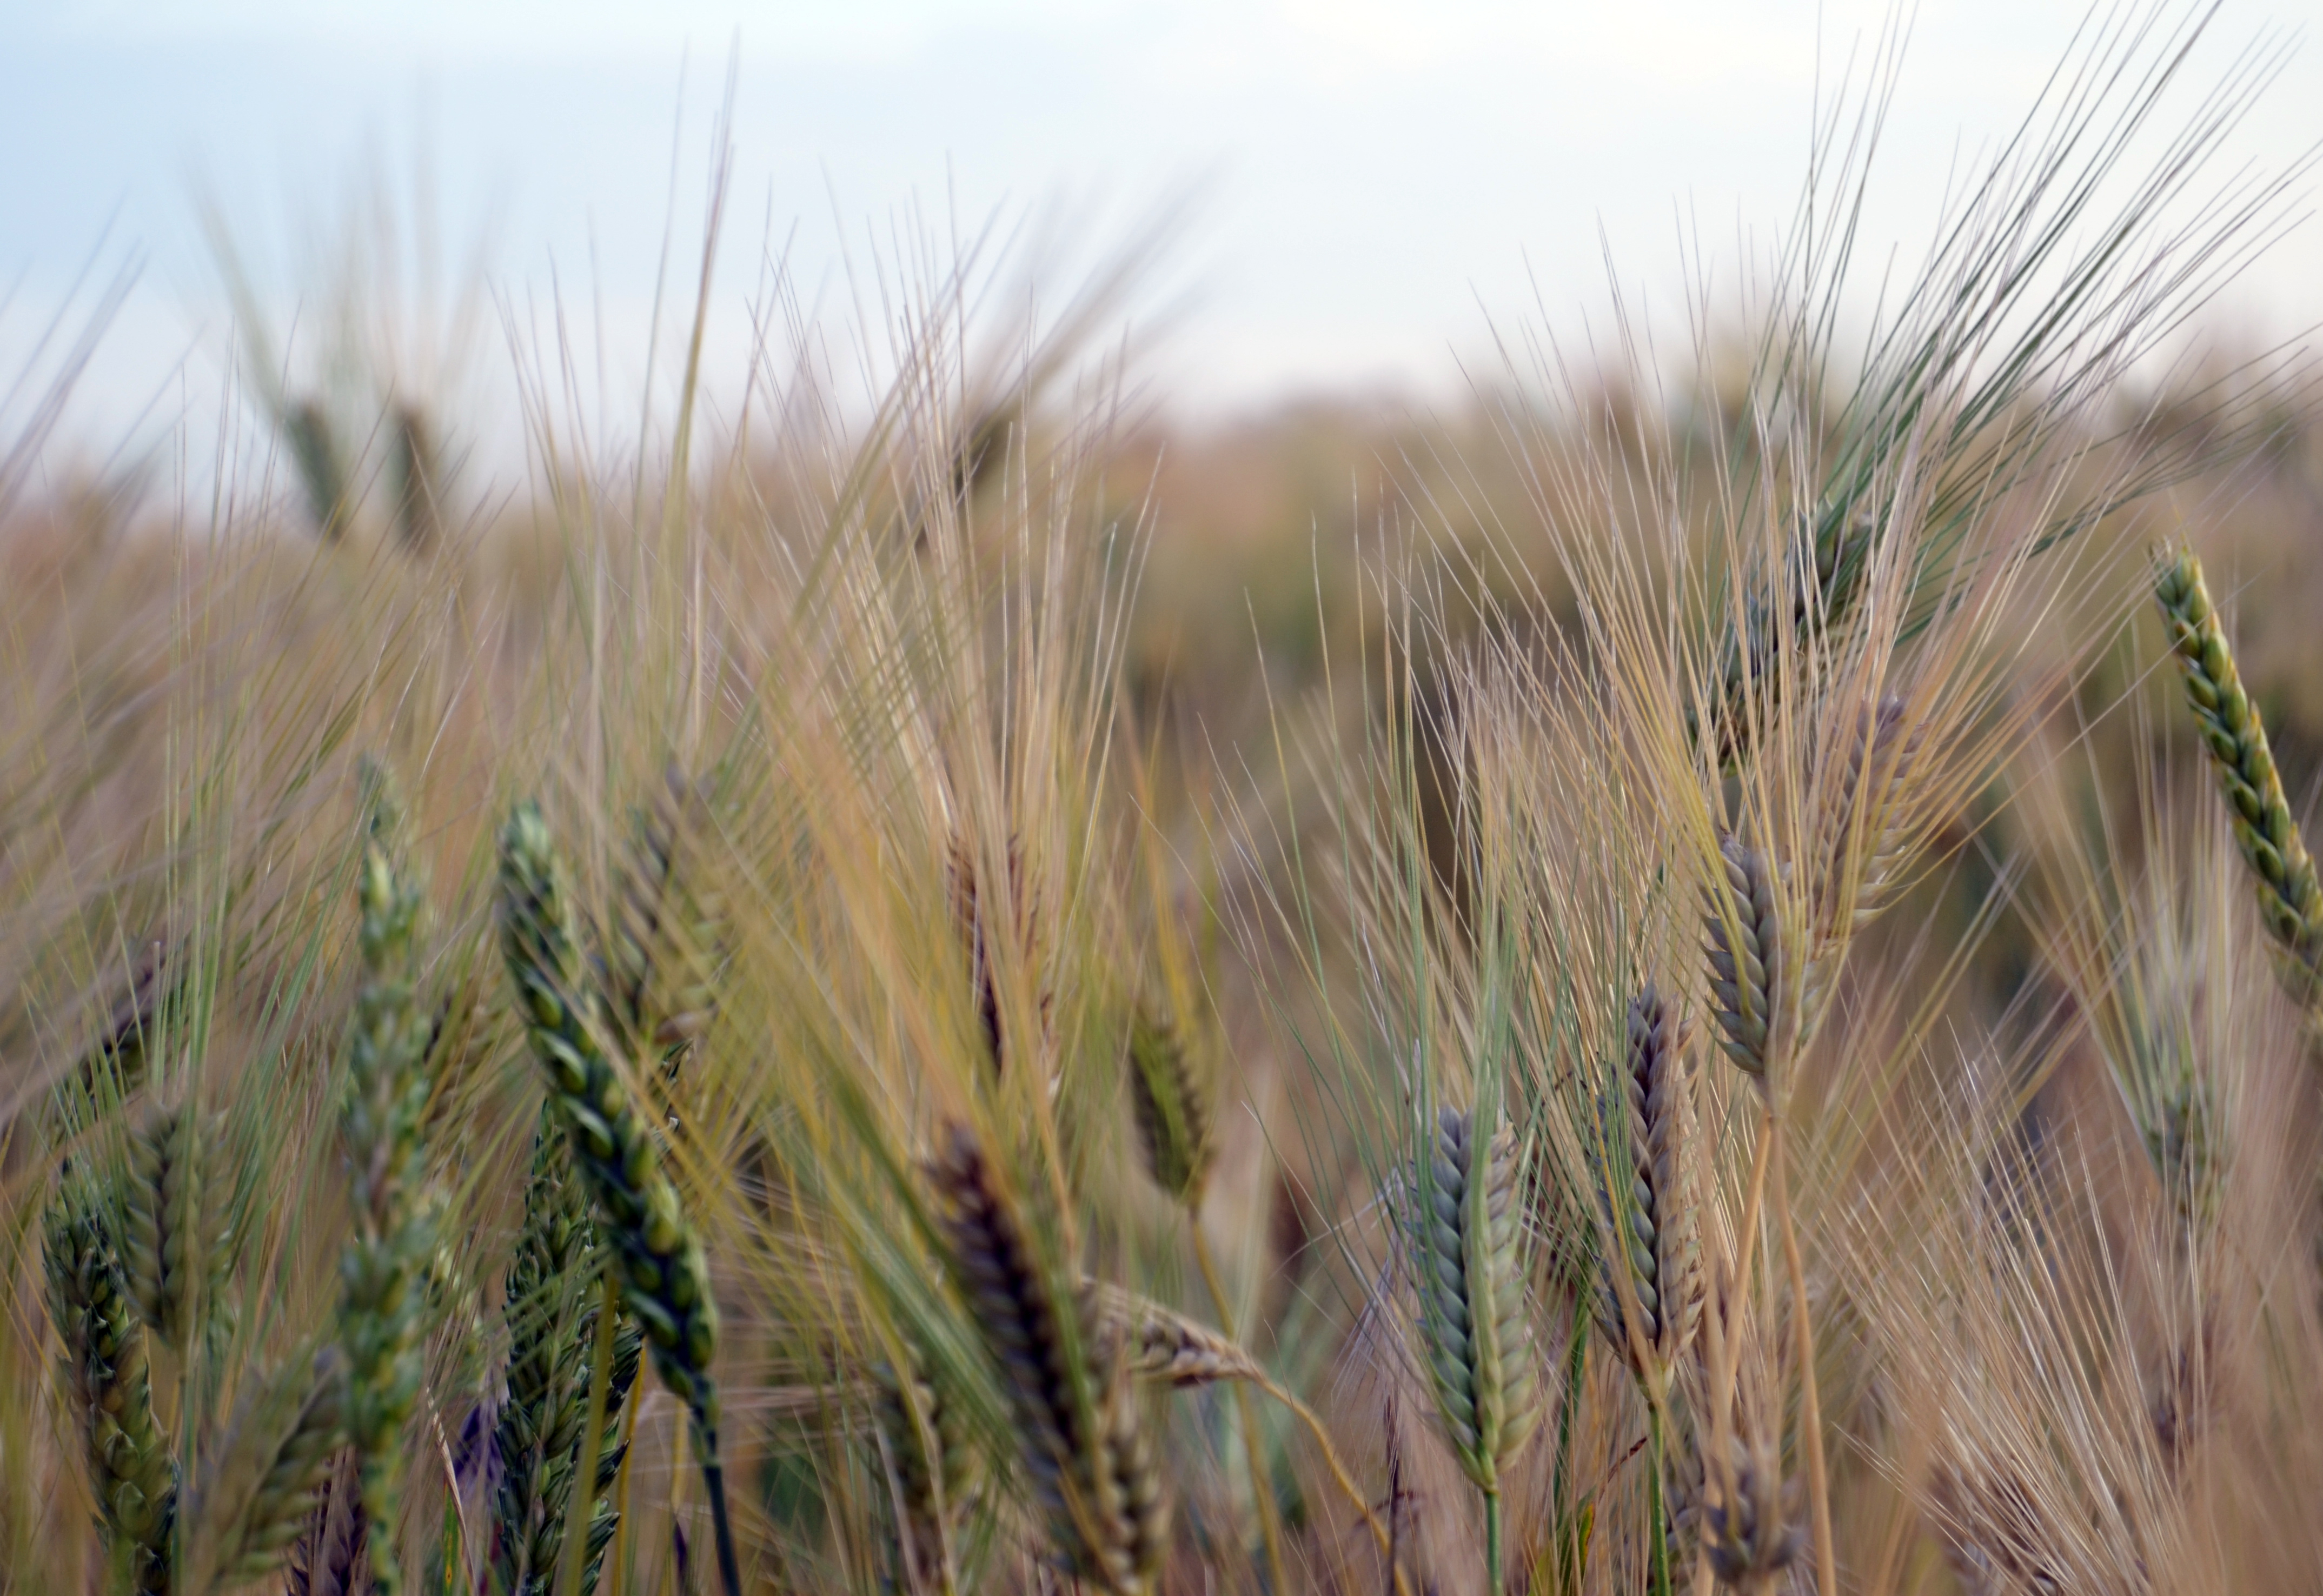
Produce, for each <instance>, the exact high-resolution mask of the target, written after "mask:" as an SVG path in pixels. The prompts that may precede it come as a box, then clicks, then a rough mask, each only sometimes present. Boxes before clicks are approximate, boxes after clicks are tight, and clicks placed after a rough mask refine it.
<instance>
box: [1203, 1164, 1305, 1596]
mask: <svg viewBox="0 0 2323 1596" xmlns="http://www.w3.org/2000/svg"><path fill="white" fill-rule="evenodd" d="M1186 1228H1187V1229H1189V1230H1190V1231H1192V1232H1193V1234H1194V1261H1195V1263H1196V1264H1198V1266H1199V1267H1200V1269H1201V1271H1202V1283H1203V1284H1204V1285H1206V1286H1207V1287H1208V1288H1209V1289H1210V1301H1211V1302H1212V1303H1213V1304H1215V1305H1216V1307H1217V1313H1218V1328H1219V1329H1221V1330H1223V1331H1225V1332H1226V1339H1227V1340H1228V1341H1233V1342H1239V1341H1240V1340H1241V1339H1242V1338H1241V1336H1240V1335H1238V1334H1237V1333H1236V1332H1235V1315H1234V1308H1233V1307H1232V1305H1231V1304H1229V1303H1228V1302H1227V1301H1226V1287H1225V1286H1224V1284H1223V1283H1221V1282H1220V1280H1219V1279H1218V1266H1217V1261H1216V1260H1215V1259H1213V1258H1212V1257H1211V1256H1210V1243H1209V1242H1208V1240H1207V1238H1206V1237H1205V1236H1204V1235H1203V1234H1202V1220H1201V1215H1199V1214H1198V1213H1197V1212H1195V1210H1194V1208H1193V1206H1191V1205H1190V1204H1189V1206H1187V1209H1186ZM1234 1395H1235V1417H1236V1419H1237V1420H1238V1421H1239V1422H1240V1424H1241V1426H1242V1450H1243V1457H1244V1460H1245V1461H1246V1462H1247V1463H1249V1464H1250V1494H1251V1506H1252V1509H1253V1511H1255V1512H1256V1513H1257V1514H1258V1536H1259V1540H1260V1541H1261V1543H1262V1544H1263V1545H1264V1546H1265V1548H1266V1576H1267V1579H1268V1580H1269V1582H1271V1583H1272V1588H1273V1590H1274V1591H1275V1592H1276V1593H1277V1596H1289V1592H1290V1574H1289V1573H1287V1572H1286V1571H1285V1569H1284V1567H1283V1563H1282V1528H1281V1525H1280V1524H1279V1523H1278V1522H1277V1521H1276V1518H1275V1511H1274V1471H1273V1469H1272V1467H1270V1466H1269V1464H1268V1463H1267V1460H1266V1453H1265V1448H1264V1447H1263V1445H1262V1443H1261V1440H1260V1436H1259V1429H1258V1409H1257V1407H1256V1405H1255V1404H1253V1402H1252V1401H1251V1399H1250V1388H1249V1387H1248V1386H1246V1385H1244V1383H1243V1382H1242V1381H1240V1380H1236V1381H1235V1382H1234Z"/></svg>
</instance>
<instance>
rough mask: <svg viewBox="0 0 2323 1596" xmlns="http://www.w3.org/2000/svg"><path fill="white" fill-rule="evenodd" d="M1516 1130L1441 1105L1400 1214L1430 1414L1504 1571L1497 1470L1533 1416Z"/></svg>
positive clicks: (1489, 1551) (1493, 1565) (1535, 1382)
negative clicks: (1489, 1127)
mask: <svg viewBox="0 0 2323 1596" xmlns="http://www.w3.org/2000/svg"><path fill="white" fill-rule="evenodd" d="M1519 1163H1520V1159H1519V1154H1518V1149H1517V1141H1516V1136H1515V1134H1514V1133H1513V1132H1511V1131H1510V1130H1509V1129H1507V1128H1506V1127H1502V1128H1501V1130H1500V1131H1499V1132H1498V1133H1491V1134H1485V1135H1478V1134H1476V1127H1475V1125H1474V1123H1473V1121H1472V1120H1471V1118H1470V1116H1469V1115H1467V1114H1461V1113H1457V1112H1455V1110H1453V1109H1450V1108H1446V1109H1444V1110H1442V1111H1441V1112H1440V1113H1439V1114H1437V1123H1436V1130H1435V1134H1434V1135H1433V1136H1432V1137H1430V1138H1429V1139H1428V1145H1427V1146H1426V1147H1425V1148H1424V1149H1423V1150H1422V1151H1421V1152H1420V1154H1419V1157H1418V1158H1417V1159H1416V1160H1413V1167H1412V1169H1411V1174H1410V1201H1409V1209H1408V1212H1407V1214H1406V1215H1405V1223H1404V1225H1403V1230H1404V1237H1405V1245H1406V1247H1407V1248H1408V1249H1409V1273H1410V1277H1411V1280H1412V1284H1413V1287H1414V1294H1415V1296H1416V1298H1417V1306H1418V1310H1419V1323H1418V1326H1417V1327H1418V1331H1419V1344H1420V1351H1421V1353H1422V1361H1423V1362H1424V1363H1425V1364H1426V1366H1427V1369H1428V1389H1429V1391H1430V1393H1431V1394H1432V1395H1433V1396H1434V1398H1435V1405H1436V1414H1437V1422H1438V1424H1439V1426H1440V1427H1441V1429H1442V1431H1443V1434H1444V1438H1445V1440H1446V1443H1447V1444H1448V1445H1450V1446H1451V1448H1452V1454H1453V1455H1454V1457H1455V1458H1456V1459H1457V1460H1458V1461H1459V1464H1460V1468H1461V1471H1462V1472H1464V1473H1465V1474H1466V1475H1467V1476H1468V1478H1469V1480H1470V1481H1472V1482H1473V1483H1474V1485H1475V1487H1476V1489H1477V1490H1478V1491H1482V1492H1483V1498H1484V1531H1485V1562H1486V1564H1487V1567H1488V1568H1489V1570H1490V1571H1491V1575H1492V1583H1493V1586H1494V1588H1495V1589H1497V1588H1498V1585H1499V1577H1500V1550H1501V1547H1500V1535H1501V1518H1500V1513H1501V1471H1502V1469H1503V1468H1504V1467H1505V1466H1506V1464H1507V1463H1508V1462H1509V1460H1510V1458H1512V1457H1514V1456H1515V1455H1516V1453H1517V1449H1518V1448H1519V1447H1520V1446H1522V1445H1524V1443H1525V1441H1526V1440H1527V1439H1528V1438H1529V1436H1530V1435H1531V1434H1532V1430H1533V1426H1534V1425H1535V1424H1536V1423H1538V1420H1539V1417H1540V1404H1539V1400H1538V1398H1539V1377H1538V1370H1537V1369H1536V1368H1535V1366H1534V1364H1535V1359H1534V1355H1533V1346H1532V1322H1531V1319H1530V1317H1529V1315H1528V1314H1527V1312H1526V1304H1525V1279H1526V1272H1527V1271H1526V1268H1525V1262H1524V1260H1523V1259H1522V1258H1521V1257H1520V1255H1519V1252H1518V1243H1519V1239H1520V1233H1521V1228H1522V1226H1521V1220H1520V1215H1519V1213H1518V1211H1517V1188H1518V1187H1519V1185H1520V1184H1521V1181H1520V1174H1521V1171H1520V1169H1519Z"/></svg>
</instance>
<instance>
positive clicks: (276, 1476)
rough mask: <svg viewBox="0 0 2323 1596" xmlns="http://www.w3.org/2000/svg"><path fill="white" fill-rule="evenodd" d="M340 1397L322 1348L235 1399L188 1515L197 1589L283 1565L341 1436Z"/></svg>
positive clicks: (340, 1371) (330, 1352)
mask: <svg viewBox="0 0 2323 1596" xmlns="http://www.w3.org/2000/svg"><path fill="white" fill-rule="evenodd" d="M346 1398H347V1379H346V1367H345V1364H344V1362H342V1361H341V1359H340V1357H339V1355H338V1352H337V1349H336V1348H335V1347H326V1348H324V1349H323V1350H322V1351H321V1352H319V1353H316V1354H315V1355H314V1356H313V1357H312V1358H305V1359H298V1360H294V1361H293V1362H291V1363H290V1364H289V1366H288V1367H286V1368H284V1369H283V1370H281V1371H279V1372H277V1373H275V1374H273V1375H271V1376H268V1377H263V1378H261V1379H259V1380H256V1381H255V1382H254V1386H253V1389H251V1390H248V1391H246V1392H245V1394H244V1395H243V1399H242V1400H241V1401H240V1402H239V1403H237V1404H236V1407H235V1411H234V1418H233V1421H232V1423H231V1425H230V1426H229V1427H228V1429H227V1431H226V1434H225V1437H224V1438H223V1440H222V1441H220V1443H219V1444H218V1445H217V1448H216V1452H215V1454H214V1456H215V1460H216V1461H215V1462H214V1463H213V1464H212V1465H211V1473H210V1477H209V1478H208V1479H207V1480H206V1481H202V1484H201V1488H200V1491H199V1492H198V1494H197V1495H196V1496H195V1497H194V1499H193V1502H192V1506H191V1510H190V1512H189V1515H188V1517H189V1518H190V1520H191V1524H192V1529H193V1537H192V1541H193V1544H192V1546H191V1547H190V1549H189V1551H188V1557H187V1569H188V1574H189V1579H188V1589H189V1590H190V1591H193V1592H195V1593H196V1596H202V1593H204V1592H207V1591H228V1590H234V1589H238V1588H240V1587H241V1586H243V1585H246V1584H248V1583H250V1582H253V1581H256V1580H262V1579H268V1578H271V1577H272V1576H273V1575H275V1574H276V1573H279V1572H280V1570H281V1569H282V1568H283V1566H284V1564H285V1563H286V1562H287V1560H288V1558H289V1553H290V1549H291V1547H292V1546H293V1545H294V1544H295V1543H296V1542H298V1539H299V1538H300V1536H301V1535H302V1534H303V1533H304V1531H305V1530H306V1528H307V1527H308V1520H309V1519H310V1518H312V1516H313V1513H314V1509H315V1505H316V1501H317V1497H318V1495H319V1494H320V1492H321V1491H322V1490H323V1488H324V1485H325V1483H326V1481H328V1480H329V1479H330V1476H331V1471H332V1468H333V1466H334V1464H335V1463H336V1461H337V1454H338V1452H339V1450H340V1447H341V1445H343V1444H344V1441H345V1439H346ZM373 1550H374V1552H375V1551H376V1547H374V1548H373Z"/></svg>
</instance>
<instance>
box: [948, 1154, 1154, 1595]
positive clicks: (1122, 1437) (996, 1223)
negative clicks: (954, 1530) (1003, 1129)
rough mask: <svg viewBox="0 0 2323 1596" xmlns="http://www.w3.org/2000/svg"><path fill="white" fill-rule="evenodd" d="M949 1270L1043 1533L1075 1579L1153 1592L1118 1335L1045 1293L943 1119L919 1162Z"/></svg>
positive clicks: (1087, 1310)
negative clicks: (997, 1390)
mask: <svg viewBox="0 0 2323 1596" xmlns="http://www.w3.org/2000/svg"><path fill="white" fill-rule="evenodd" d="M928 1178H929V1181H930V1183H931V1185H932V1187H933V1188H934V1191H935V1194H936V1197H937V1202H938V1207H939V1211H940V1213H941V1219H942V1224H943V1228H944V1233H945V1236H946V1239H947V1240H948V1242H949V1243H950V1263H951V1269H952V1272H953V1278H954V1280H956V1281H957V1283H958V1285H959V1288H960V1294H961V1296H962V1297H963V1298H966V1300H967V1302H968V1305H969V1310H970V1312H971V1313H972V1314H973V1316H974V1317H975V1320H976V1324H977V1326H978V1330H979V1331H980V1332H981V1333H982V1335H983V1338H984V1342H985V1345H986V1348H987V1351H988V1352H989V1353H991V1355H992V1358H993V1362H995V1364H996V1366H997V1367H998V1369H999V1371H1000V1373H1001V1377H1002V1380H1003V1382H1004V1385H1005V1389H1006V1390H1007V1392H1008V1398H1009V1404H1010V1408H1011V1410H1012V1411H1013V1412H1014V1414H1015V1417H1016V1421H1017V1426H1018V1435H1019V1451H1020V1455H1021V1456H1022V1458H1023V1461H1024V1465H1025V1471H1026V1472H1027V1474H1028V1476H1029V1477H1030V1480H1031V1482H1032V1486H1033V1496H1034V1498H1035V1500H1037V1501H1038V1503H1039V1505H1040V1507H1041V1509H1042V1514H1043V1516H1044V1518H1046V1519H1047V1521H1048V1527H1049V1533H1050V1538H1051V1542H1052V1543H1053V1545H1054V1546H1055V1548H1056V1550H1057V1552H1058V1554H1059V1555H1060V1557H1061V1560H1062V1561H1063V1562H1064V1564H1065V1565H1066V1566H1067V1567H1068V1568H1070V1570H1071V1571H1072V1573H1073V1574H1074V1576H1075V1577H1076V1578H1079V1579H1083V1580H1088V1581H1091V1582H1095V1583H1097V1584H1098V1585H1100V1586H1102V1587H1103V1588H1104V1589H1106V1590H1107V1591H1114V1592H1116V1593H1123V1596H1125V1593H1128V1592H1134V1591H1148V1590H1150V1589H1151V1588H1152V1582H1153V1578H1154V1574H1155V1572H1156V1570H1157V1568H1158V1566H1159V1564H1160V1562H1161V1545H1162V1536H1163V1534H1164V1531H1165V1527H1166V1523H1167V1517H1168V1515H1167V1510H1166V1509H1165V1507H1164V1504H1163V1501H1162V1495H1161V1474H1160V1471H1159V1470H1158V1469H1157V1468H1156V1467H1155V1465H1154V1462H1153V1458H1152V1451H1151V1448H1150V1445H1149V1443H1148V1441H1147V1439H1146V1436H1145V1434H1144V1429H1143V1425H1142V1423H1141V1422H1140V1416H1139V1412H1138V1408H1137V1403H1136V1399H1135V1396H1134V1390H1133V1389H1132V1387H1131V1385H1130V1382H1129V1380H1128V1379H1127V1378H1126V1375H1127V1372H1128V1371H1127V1370H1126V1369H1125V1367H1124V1366H1123V1365H1124V1363H1125V1359H1124V1357H1123V1356H1122V1353H1121V1350H1120V1348H1119V1342H1120V1340H1121V1337H1120V1336H1119V1335H1107V1334H1106V1331H1105V1326H1104V1325H1103V1323H1102V1320H1103V1310H1102V1308H1101V1307H1099V1306H1098V1304H1097V1302H1096V1301H1094V1300H1092V1298H1091V1295H1090V1294H1089V1293H1088V1292H1086V1291H1075V1292H1072V1293H1070V1294H1068V1295H1062V1296H1061V1295H1059V1294H1057V1293H1056V1292H1054V1291H1053V1290H1052V1289H1051V1286H1050V1284H1049V1282H1048V1281H1047V1280H1045V1279H1044V1278H1043V1273H1042V1269H1041V1267H1040V1264H1039V1262H1038V1261H1037V1260H1036V1259H1035V1258H1034V1256H1033V1252H1032V1250H1031V1247H1030V1245H1029V1244H1028V1243H1027V1240H1026V1238H1025V1235H1024V1230H1023V1227H1022V1225H1021V1223H1020V1222H1019V1220H1018V1218H1017V1216H1016V1212H1015V1205H1014V1203H1013V1202H1012V1201H1011V1200H1010V1199H1009V1198H1008V1197H1007V1196H1006V1194H1005V1192H1003V1191H1002V1189H1001V1188H1000V1186H999V1184H998V1182H997V1180H996V1179H995V1177H994V1175H993V1171H992V1169H991V1167H990V1165H989V1164H988V1163H987V1161H986V1160H985V1157H984V1153H983V1151H982V1149H981V1148H980V1147H979V1146H978V1143H977V1141H976V1138H975V1136H974V1135H973V1133H970V1132H969V1130H968V1129H967V1128H966V1127H965V1126H961V1125H957V1124H955V1125H953V1126H951V1127H950V1130H949V1132H948V1133H947V1136H946V1139H945V1142H944V1145H943V1148H942V1151H941V1153H940V1155H939V1156H938V1157H937V1158H936V1159H935V1160H933V1161H932V1163H931V1164H930V1165H929V1167H928Z"/></svg>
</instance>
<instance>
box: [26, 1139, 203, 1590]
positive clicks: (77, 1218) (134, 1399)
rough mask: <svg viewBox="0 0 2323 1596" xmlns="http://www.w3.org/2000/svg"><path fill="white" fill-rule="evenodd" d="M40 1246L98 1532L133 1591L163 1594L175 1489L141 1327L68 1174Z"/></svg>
mask: <svg viewBox="0 0 2323 1596" xmlns="http://www.w3.org/2000/svg"><path fill="white" fill-rule="evenodd" d="M41 1242H42V1244H41V1261H42V1263H43V1265H44V1274H45V1277H46V1279H45V1284H46V1288H47V1298H48V1311H49V1322H50V1325H53V1326H54V1327H55V1329H56V1332H57V1339H58V1340H59V1341H60V1342H62V1343H63V1344H64V1353H65V1355H64V1366H63V1374H64V1381H63V1383H64V1398H65V1402H66V1406H67V1407H68V1408H69V1410H70V1411H71V1413H72V1415H73V1417H74V1420H75V1423H76V1425H77V1426H78V1429H79V1430H80V1435H81V1441H82V1444H83V1446H84V1448H85V1454H86V1457H87V1463H88V1479H89V1489H90V1491H91V1493H92V1494H93V1495H94V1496H95V1497H96V1505H97V1515H98V1525H99V1527H100V1529H101V1530H102V1532H103V1534H104V1536H105V1540H106V1546H107V1549H108V1551H109V1553H110V1555H112V1557H113V1559H114V1563H115V1568H116V1569H120V1570H125V1572H126V1575H127V1583H128V1587H129V1588H130V1589H131V1590H133V1591H143V1592H152V1593H154V1596H164V1593H166V1592H167V1591H169V1590H170V1573H171V1566H170V1545H171V1542H172V1540H173V1539H174V1537H175V1530H176V1524H177V1516H178V1488H177V1478H176V1471H175V1466H174V1464H173V1463H172V1462H171V1459H170V1447H169V1445H168V1444H167V1443H166V1442H165V1441H164V1440H163V1439H162V1437H161V1431H160V1429H159V1428H158V1427H157V1426H155V1424H154V1422H153V1394H152V1384H151V1381H150V1380H149V1378H148V1375H147V1372H146V1363H145V1327H144V1325H142V1323H141V1322H140V1320H139V1318H138V1316H137V1314H136V1311H135V1309H134V1308H133V1307H132V1306H131V1303H130V1296H129V1284H128V1280H127V1279H126V1278H125V1276H124V1273H123V1271H122V1268H121V1261H120V1258H119V1256H118V1254H117V1252H115V1247H114V1243H113V1238H112V1236H111V1235H110V1234H108V1233H107V1231H106V1225H105V1221H104V1219H103V1218H102V1217H101V1216H100V1215H99V1213H98V1212H97V1209H96V1205H95V1204H94V1203H92V1202H91V1201H90V1200H89V1197H88V1193H87V1190H86V1188H85V1187H84V1185H83V1183H82V1182H81V1181H80V1180H79V1179H77V1178H75V1177H74V1176H73V1175H72V1173H71V1172H70V1171H69V1170H68V1171H66V1173H65V1174H64V1176H63V1177H62V1178H61V1179H60V1184H59V1188H58V1191H57V1195H56V1197H55V1198H54V1199H53V1200H52V1201H51V1203H50V1207H49V1211H48V1216H47V1224H46V1226H45V1234H43V1236H42V1238H41Z"/></svg>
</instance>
